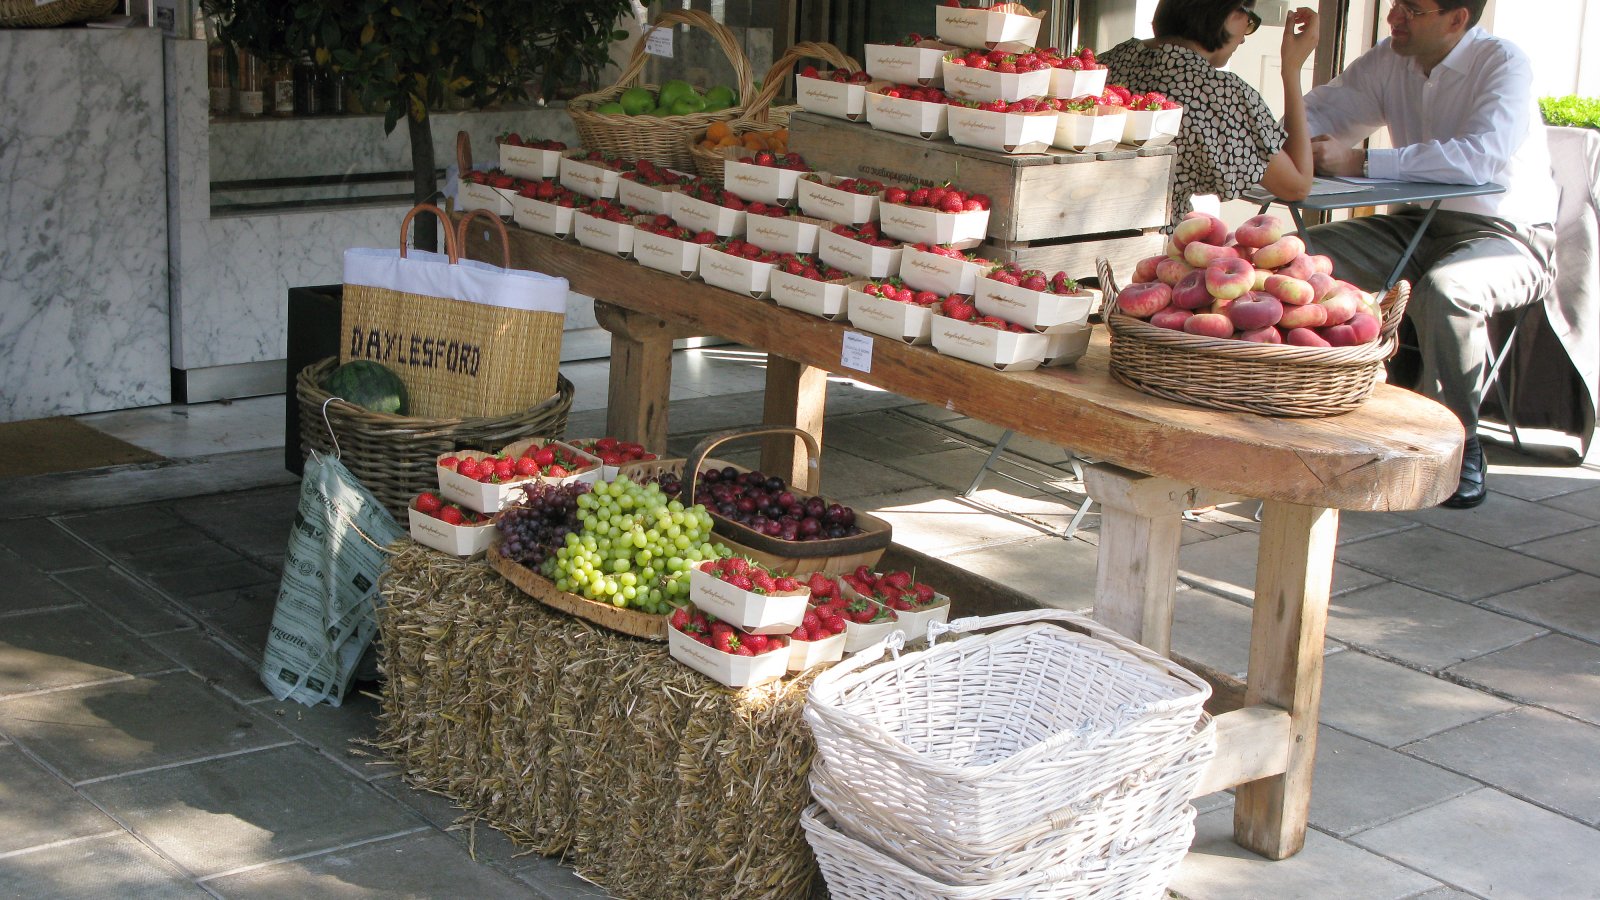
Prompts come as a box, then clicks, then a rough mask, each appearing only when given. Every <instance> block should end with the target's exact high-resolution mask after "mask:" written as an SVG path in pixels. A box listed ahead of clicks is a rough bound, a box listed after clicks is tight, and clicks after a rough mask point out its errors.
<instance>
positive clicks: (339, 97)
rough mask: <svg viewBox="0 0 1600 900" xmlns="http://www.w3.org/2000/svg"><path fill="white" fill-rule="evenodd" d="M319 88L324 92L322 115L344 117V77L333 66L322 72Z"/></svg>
mask: <svg viewBox="0 0 1600 900" xmlns="http://www.w3.org/2000/svg"><path fill="white" fill-rule="evenodd" d="M320 74H321V79H320V80H319V83H318V87H319V88H321V90H322V113H323V115H327V116H342V115H344V75H342V74H340V73H339V72H337V71H335V70H334V69H333V68H332V67H331V66H330V67H328V68H325V69H321V70H320Z"/></svg>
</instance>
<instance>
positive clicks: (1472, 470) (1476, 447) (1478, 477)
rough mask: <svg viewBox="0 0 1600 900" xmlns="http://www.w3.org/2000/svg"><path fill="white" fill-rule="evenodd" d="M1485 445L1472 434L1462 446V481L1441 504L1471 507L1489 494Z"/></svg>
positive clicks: (1458, 507) (1454, 506)
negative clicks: (1485, 474) (1486, 483)
mask: <svg viewBox="0 0 1600 900" xmlns="http://www.w3.org/2000/svg"><path fill="white" fill-rule="evenodd" d="M1484 468H1485V466H1484V463H1483V445H1482V444H1480V443H1478V436H1477V435H1475V434H1474V435H1471V436H1469V437H1468V438H1467V440H1466V443H1465V444H1464V445H1462V447H1461V483H1460V484H1457V485H1456V492H1455V493H1454V494H1451V495H1450V497H1449V499H1447V500H1445V501H1444V502H1443V503H1441V504H1439V505H1440V506H1448V507H1450V508H1452V509H1471V508H1473V507H1474V506H1477V505H1478V504H1480V503H1482V502H1483V498H1485V497H1487V496H1489V491H1488V489H1487V488H1485V487H1484V485H1483V473H1484Z"/></svg>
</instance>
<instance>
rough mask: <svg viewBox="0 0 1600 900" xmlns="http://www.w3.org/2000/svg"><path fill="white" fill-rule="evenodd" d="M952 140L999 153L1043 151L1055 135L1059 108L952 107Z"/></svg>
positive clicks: (949, 121)
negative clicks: (998, 109)
mask: <svg viewBox="0 0 1600 900" xmlns="http://www.w3.org/2000/svg"><path fill="white" fill-rule="evenodd" d="M948 124H949V127H950V140H952V141H955V142H956V143H958V144H961V145H962V146H966V147H980V148H982V149H985V150H995V151H998V152H1000V153H1043V152H1044V151H1046V150H1048V149H1050V142H1051V141H1053V140H1055V137H1056V111H1055V110H1053V109H1052V110H1046V111H1044V112H1031V113H1021V112H1018V113H1009V112H993V111H990V110H987V109H970V108H968V107H965V106H954V105H952V106H951V107H950V113H949V120H948Z"/></svg>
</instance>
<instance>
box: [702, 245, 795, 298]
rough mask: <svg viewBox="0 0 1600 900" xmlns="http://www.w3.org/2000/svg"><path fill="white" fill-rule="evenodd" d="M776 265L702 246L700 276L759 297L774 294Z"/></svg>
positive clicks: (730, 288)
mask: <svg viewBox="0 0 1600 900" xmlns="http://www.w3.org/2000/svg"><path fill="white" fill-rule="evenodd" d="M775 268H777V266H776V265H774V264H773V263H769V262H756V261H755V260H753V259H745V258H744V257H742V256H734V255H733V254H731V253H723V252H722V251H721V250H717V249H716V248H714V247H701V248H700V277H701V279H703V280H704V281H705V283H706V284H709V285H711V286H713V287H719V288H723V289H724V290H729V291H733V292H734V293H736V294H744V295H745V296H747V297H753V298H755V299H757V300H764V299H766V298H768V297H771V296H772V270H773V269H775Z"/></svg>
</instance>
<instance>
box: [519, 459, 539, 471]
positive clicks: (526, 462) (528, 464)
mask: <svg viewBox="0 0 1600 900" xmlns="http://www.w3.org/2000/svg"><path fill="white" fill-rule="evenodd" d="M516 471H517V474H518V475H537V474H539V464H538V463H536V462H534V461H533V460H532V459H530V458H529V457H526V456H524V457H521V458H519V459H518V460H517V463H516Z"/></svg>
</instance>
